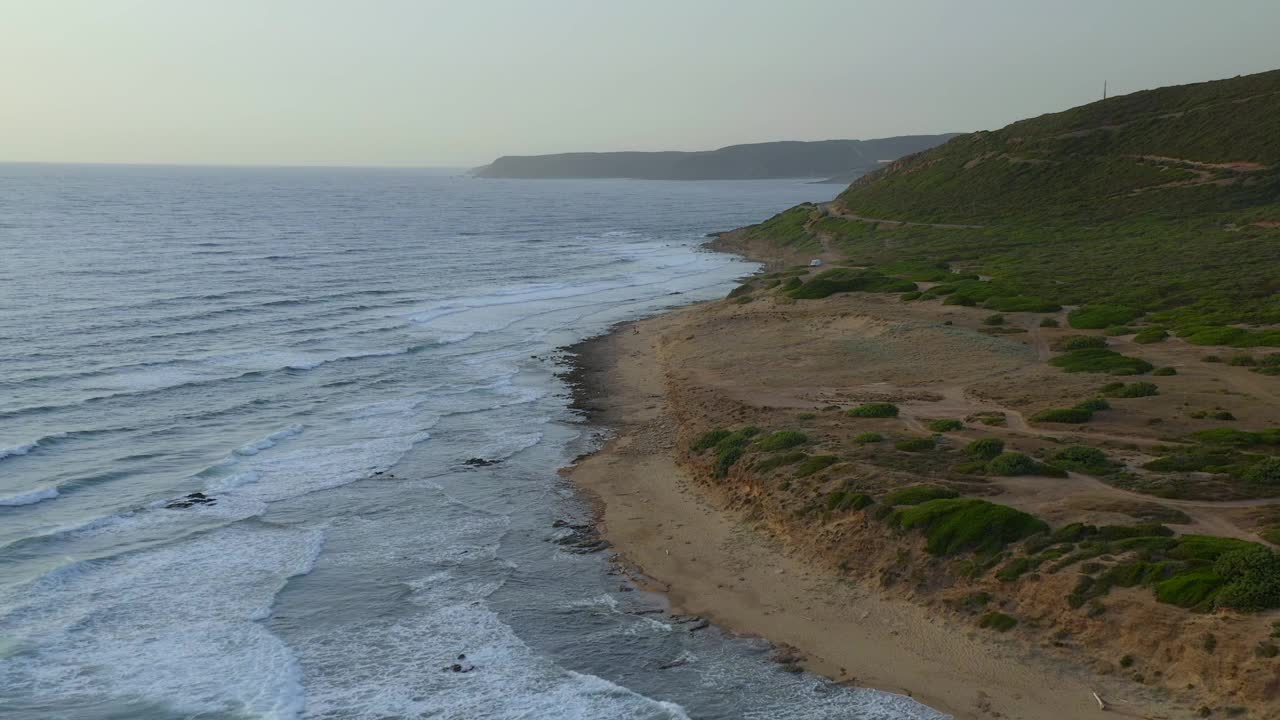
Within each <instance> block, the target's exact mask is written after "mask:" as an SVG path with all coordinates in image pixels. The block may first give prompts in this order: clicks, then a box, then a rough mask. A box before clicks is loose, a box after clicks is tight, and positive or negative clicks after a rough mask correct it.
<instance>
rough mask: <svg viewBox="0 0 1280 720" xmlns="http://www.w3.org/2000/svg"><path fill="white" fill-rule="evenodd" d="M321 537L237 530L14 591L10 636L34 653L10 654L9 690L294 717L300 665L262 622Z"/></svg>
mask: <svg viewBox="0 0 1280 720" xmlns="http://www.w3.org/2000/svg"><path fill="white" fill-rule="evenodd" d="M322 540H323V536H322V535H321V533H320V532H319V531H318V530H305V529H293V528H290V529H285V528H278V527H268V526H243V525H237V526H232V527H227V528H223V529H221V530H217V531H214V532H212V533H208V534H205V535H201V536H197V537H194V538H191V539H188V540H186V541H183V542H179V543H174V544H171V545H166V546H161V547H158V548H153V549H151V550H148V551H145V552H139V553H132V554H129V555H124V556H121V557H119V558H116V559H114V560H109V561H98V562H92V563H78V564H76V565H75V566H73V567H69V568H64V569H62V570H60V571H58V572H56V573H51V574H49V575H46V576H45V577H44V578H42V579H40V580H38V581H37V582H35V583H34V584H33V585H31V586H29V587H26V588H22V591H23V592H21V594H19V595H18V596H17V597H16V598H6V599H11V600H13V602H11V603H7V605H8V607H9V608H10V609H8V610H7V611H6V612H5V613H4V615H2V616H0V634H4V635H10V636H12V637H16V638H17V639H18V641H19V642H20V643H22V644H23V645H25V646H26V647H27V648H28V650H27V651H25V652H22V653H17V654H11V655H8V656H5V657H0V687H4V688H5V694H6V699H10V700H23V701H27V702H33V703H41V702H43V703H53V704H56V703H61V702H66V701H81V702H83V701H94V702H102V701H110V700H113V699H114V700H135V699H137V698H147V699H149V700H153V701H158V702H163V703H164V704H165V705H168V706H170V707H171V708H172V709H173V711H174V712H175V713H179V714H184V715H186V714H191V715H195V714H228V715H236V716H239V715H251V716H254V717H261V718H272V719H275V720H289V719H291V718H295V717H297V716H298V715H299V713H300V712H301V710H302V707H303V704H304V703H303V694H302V689H301V681H302V674H301V670H300V668H299V666H298V663H297V661H296V659H295V658H294V656H293V654H292V653H291V652H290V651H289V649H288V647H286V646H285V645H284V643H282V642H281V641H280V640H279V639H278V638H276V637H275V636H273V635H272V634H271V633H270V632H268V631H267V629H266V628H265V627H264V626H263V625H262V624H261V623H260V622H258V621H260V620H262V619H263V618H265V617H266V616H267V615H268V613H269V612H270V608H271V604H272V601H273V598H274V597H275V595H276V593H277V592H279V590H280V589H281V588H282V587H283V586H284V583H285V582H286V581H287V580H288V578H290V577H293V576H296V575H300V574H305V573H307V572H309V571H310V570H311V568H312V565H313V563H314V562H315V558H316V556H317V555H318V553H319V552H320V548H321V543H322Z"/></svg>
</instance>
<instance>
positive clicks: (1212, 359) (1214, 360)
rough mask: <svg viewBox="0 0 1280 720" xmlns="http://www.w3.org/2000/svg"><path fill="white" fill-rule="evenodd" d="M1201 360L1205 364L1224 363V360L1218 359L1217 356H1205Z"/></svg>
mask: <svg viewBox="0 0 1280 720" xmlns="http://www.w3.org/2000/svg"><path fill="white" fill-rule="evenodd" d="M1200 359H1201V360H1202V361H1203V362H1207V363H1220V362H1222V358H1220V357H1218V356H1217V355H1205V356H1204V357H1202V358H1200Z"/></svg>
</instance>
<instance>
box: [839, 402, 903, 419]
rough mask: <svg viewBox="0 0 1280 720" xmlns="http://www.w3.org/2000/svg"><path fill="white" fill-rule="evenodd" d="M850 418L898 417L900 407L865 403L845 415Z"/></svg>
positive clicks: (888, 404) (881, 403)
mask: <svg viewBox="0 0 1280 720" xmlns="http://www.w3.org/2000/svg"><path fill="white" fill-rule="evenodd" d="M845 414H846V415H848V416H849V417H857V418H890V417H898V406H897V405H894V404H893V403H885V402H879V403H865V404H863V405H859V406H858V407H856V408H850V409H849V411H848V412H846V413H845Z"/></svg>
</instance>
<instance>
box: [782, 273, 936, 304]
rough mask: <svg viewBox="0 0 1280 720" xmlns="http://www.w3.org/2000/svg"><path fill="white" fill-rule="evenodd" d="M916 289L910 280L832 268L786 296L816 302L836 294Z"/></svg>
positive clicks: (896, 291) (899, 291)
mask: <svg viewBox="0 0 1280 720" xmlns="http://www.w3.org/2000/svg"><path fill="white" fill-rule="evenodd" d="M915 289H916V284H915V283H913V282H911V281H910V280H902V279H900V278H894V277H888V276H885V275H881V274H880V273H878V272H875V271H873V270H855V269H851V268H834V269H831V270H826V271H824V272H820V273H818V274H817V275H815V276H814V277H813V278H812V279H810V280H809V281H808V282H805V283H804V284H803V285H801V286H800V287H798V288H795V289H793V290H790V291H789V292H788V294H789V295H790V296H791V297H793V298H795V299H797V300H817V299H820V298H825V297H830V296H831V295H835V294H836V293H847V292H882V293H903V292H911V291H913V290H915Z"/></svg>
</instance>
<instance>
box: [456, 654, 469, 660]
mask: <svg viewBox="0 0 1280 720" xmlns="http://www.w3.org/2000/svg"><path fill="white" fill-rule="evenodd" d="M458 659H459V660H466V659H467V654H466V653H458Z"/></svg>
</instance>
